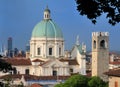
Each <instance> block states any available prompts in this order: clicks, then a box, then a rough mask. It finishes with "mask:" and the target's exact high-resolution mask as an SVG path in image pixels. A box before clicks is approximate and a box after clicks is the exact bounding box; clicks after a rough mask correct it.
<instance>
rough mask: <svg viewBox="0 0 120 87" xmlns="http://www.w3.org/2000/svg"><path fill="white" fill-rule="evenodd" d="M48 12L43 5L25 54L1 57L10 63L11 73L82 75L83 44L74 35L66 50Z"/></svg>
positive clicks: (84, 53)
mask: <svg viewBox="0 0 120 87" xmlns="http://www.w3.org/2000/svg"><path fill="white" fill-rule="evenodd" d="M50 13H51V12H50V10H49V8H48V7H46V9H45V10H44V16H43V19H42V20H41V21H40V22H39V23H37V24H36V25H35V27H34V29H33V31H32V35H31V39H30V52H29V53H28V54H29V56H28V55H27V56H28V57H27V58H6V59H5V61H7V62H8V63H10V64H11V65H12V66H13V67H14V71H13V72H12V74H30V75H36V76H70V75H71V74H75V73H79V74H82V75H86V45H85V44H82V45H80V44H79V38H78V37H77V41H76V43H75V45H74V46H73V48H72V50H71V51H70V52H69V53H68V54H66V53H65V49H64V48H65V45H64V37H63V34H62V31H61V29H60V28H59V26H58V25H57V24H56V23H55V22H54V21H53V20H52V19H51V16H50ZM67 55H69V56H67ZM1 75H2V74H1Z"/></svg>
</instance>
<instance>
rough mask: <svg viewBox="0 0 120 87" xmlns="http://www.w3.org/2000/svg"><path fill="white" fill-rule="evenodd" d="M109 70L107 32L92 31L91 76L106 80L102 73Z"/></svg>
mask: <svg viewBox="0 0 120 87" xmlns="http://www.w3.org/2000/svg"><path fill="white" fill-rule="evenodd" d="M108 70H109V33H108V32H93V33H92V76H99V77H100V78H101V79H103V80H105V81H106V80H107V76H106V75H105V74H104V73H105V72H107V71H108Z"/></svg>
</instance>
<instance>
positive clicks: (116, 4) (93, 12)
mask: <svg viewBox="0 0 120 87" xmlns="http://www.w3.org/2000/svg"><path fill="white" fill-rule="evenodd" d="M75 1H76V3H77V10H78V12H79V13H80V15H82V16H83V15H86V16H87V18H88V19H90V20H91V21H92V23H94V24H95V23H96V19H97V17H99V16H101V15H102V14H103V13H105V14H106V18H107V19H108V22H109V23H110V24H111V25H115V24H117V23H119V22H120V0H75Z"/></svg>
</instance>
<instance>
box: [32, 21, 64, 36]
mask: <svg viewBox="0 0 120 87" xmlns="http://www.w3.org/2000/svg"><path fill="white" fill-rule="evenodd" d="M32 37H39V38H43V37H47V38H63V35H62V32H61V30H60V28H59V27H58V26H57V25H56V24H55V23H54V22H53V21H52V20H51V19H48V20H45V19H43V20H42V21H41V22H39V23H38V24H37V25H36V26H35V27H34V29H33V32H32Z"/></svg>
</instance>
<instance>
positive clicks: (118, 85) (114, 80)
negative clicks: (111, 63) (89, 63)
mask: <svg viewBox="0 0 120 87" xmlns="http://www.w3.org/2000/svg"><path fill="white" fill-rule="evenodd" d="M109 87H120V77H114V76H109Z"/></svg>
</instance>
